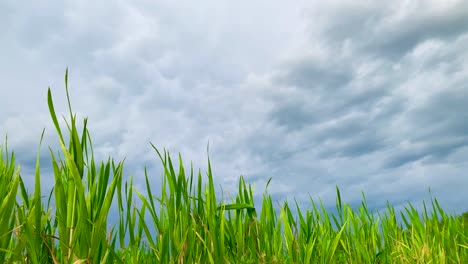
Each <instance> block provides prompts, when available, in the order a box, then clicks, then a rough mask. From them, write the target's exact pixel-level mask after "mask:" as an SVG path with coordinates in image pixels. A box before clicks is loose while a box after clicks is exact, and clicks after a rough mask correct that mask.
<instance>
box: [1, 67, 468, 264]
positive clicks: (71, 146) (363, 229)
mask: <svg viewBox="0 0 468 264" xmlns="http://www.w3.org/2000/svg"><path fill="white" fill-rule="evenodd" d="M65 88H66V92H67V100H68V106H69V112H70V113H69V114H70V115H69V119H68V121H67V120H66V125H67V127H66V130H63V129H62V128H61V127H60V125H59V122H58V117H57V115H56V112H55V108H54V104H53V100H52V93H51V91H50V88H49V90H48V94H47V103H48V106H49V111H50V116H51V119H52V121H53V124H54V126H55V130H56V132H57V136H58V141H59V143H60V147H61V149H60V151H59V152H57V153H54V152H53V151H52V149H50V156H51V159H52V164H51V165H52V169H53V174H54V187H53V190H52V191H51V192H50V193H49V195H48V196H46V198H47V205H44V204H43V201H42V193H41V188H40V180H41V174H40V166H39V160H40V159H39V158H40V157H39V154H38V156H37V160H36V172H35V185H34V186H35V188H34V192H33V194H32V195H30V194H29V193H28V192H27V190H26V187H25V186H24V184H23V181H22V178H21V175H20V167H19V166H18V165H17V164H16V162H15V156H14V153H13V152H11V153H10V152H9V151H8V148H7V142H5V144H4V147H2V146H0V182H1V183H2V184H1V185H0V199H1V200H0V201H1V204H0V262H2V263H17V262H19V263H212V264H214V263H468V232H467V227H468V225H467V223H466V222H465V221H463V218H460V217H455V216H449V215H447V214H446V213H444V211H443V210H442V209H441V207H440V205H439V203H438V202H437V200H436V199H433V200H432V201H431V205H432V209H431V210H430V212H428V209H427V208H426V205H425V204H424V212H422V213H420V212H417V211H416V210H415V208H414V207H413V206H412V205H411V204H409V205H408V207H406V208H405V210H404V211H402V212H399V215H401V217H402V219H403V223H404V225H400V224H399V223H398V222H397V219H396V218H397V213H396V212H395V210H394V209H393V207H391V206H390V205H387V209H388V210H387V213H386V214H383V215H381V214H378V216H376V214H374V213H373V212H369V210H368V209H367V205H366V201H365V197H364V200H363V203H362V205H361V206H360V207H359V208H358V209H357V210H352V208H351V207H350V206H349V205H348V204H346V203H343V202H342V201H341V196H340V192H339V189H338V187H337V200H336V206H337V208H336V209H337V213H336V214H329V213H328V212H327V211H326V210H325V208H324V205H323V204H322V202H320V204H316V203H315V201H313V200H312V199H311V203H310V208H309V209H306V210H301V209H300V208H299V206H298V204H297V203H295V204H294V207H295V208H296V211H297V215H293V212H292V209H291V207H290V204H289V203H288V202H284V204H283V205H281V206H280V207H279V208H276V207H274V206H273V201H272V198H271V196H270V195H269V194H268V191H267V187H268V184H269V182H268V184H267V186H266V189H265V193H264V194H263V199H262V206H261V210H260V211H257V209H256V207H255V204H254V194H253V191H252V186H251V185H249V184H247V183H246V182H245V181H244V179H243V178H242V177H240V179H239V184H238V191H237V194H236V196H235V198H234V199H233V200H232V201H231V202H230V203H226V202H224V201H222V199H219V198H218V197H217V193H216V190H215V188H214V181H213V174H212V169H211V164H210V159H209V157H208V171H207V182H203V179H202V175H201V172H200V171H198V173H197V174H194V171H193V168H192V167H191V168H190V172H186V171H185V168H184V166H183V160H182V157H181V155H179V156H178V160H179V168H178V171H177V172H176V170H175V168H174V165H173V161H172V159H171V156H170V154H169V153H167V152H166V151H165V150H164V151H163V152H160V151H159V150H158V149H157V148H156V147H155V146H154V145H151V146H152V147H153V149H154V151H155V154H157V156H158V157H159V159H160V161H161V163H162V165H163V170H164V172H163V178H162V185H161V186H160V188H161V192H160V193H161V195H159V196H156V195H154V191H153V189H154V186H151V184H150V179H149V178H150V177H151V176H149V175H148V173H147V171H146V170H145V172H144V176H145V189H144V190H137V189H136V188H134V186H133V179H132V178H129V180H128V181H125V182H124V181H123V179H124V175H123V166H124V162H123V161H119V162H115V161H114V160H113V159H111V158H108V159H107V160H105V161H99V162H96V161H95V157H94V154H93V148H92V143H91V136H90V134H89V132H88V129H87V119H84V123H83V124H84V125H83V129H82V131H81V133H80V131H78V129H77V120H76V116H75V115H74V114H73V112H72V108H71V103H70V98H69V96H68V70H67V72H66V74H65ZM64 119H65V118H64ZM43 135H44V133H43V134H42V136H41V140H40V142H42V137H43ZM65 137H67V138H68V142H65ZM66 143H68V144H66ZM40 145H41V143H40ZM40 145H39V147H40ZM38 153H39V151H38ZM270 180H271V179H270ZM136 200H138V201H139V203H138V204H140V205H139V206H137V205H136V203H135V201H136ZM113 202H116V203H117V208H118V212H117V215H118V219H117V220H116V221H114V223H113V225H112V228H111V229H108V226H109V225H110V223H109V221H108V219H107V218H108V216H109V211H110V208H111V204H112V203H113ZM51 205H53V206H51ZM277 209H278V211H277Z"/></svg>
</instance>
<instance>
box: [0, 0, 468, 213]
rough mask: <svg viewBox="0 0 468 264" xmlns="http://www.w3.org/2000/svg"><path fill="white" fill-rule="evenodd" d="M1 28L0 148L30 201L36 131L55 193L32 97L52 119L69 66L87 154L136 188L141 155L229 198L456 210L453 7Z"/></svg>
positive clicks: (462, 154) (352, 7) (460, 175)
mask: <svg viewBox="0 0 468 264" xmlns="http://www.w3.org/2000/svg"><path fill="white" fill-rule="evenodd" d="M0 32H2V34H0V58H1V59H0V84H1V85H0V94H1V96H0V109H1V111H0V137H1V138H2V142H4V138H5V136H6V135H8V147H9V149H10V150H14V151H15V154H16V156H17V159H18V160H19V162H20V164H21V171H22V176H23V177H24V178H25V181H26V184H27V185H28V186H30V188H31V190H32V186H33V185H34V182H33V179H34V178H33V175H34V166H35V159H36V155H37V151H38V147H39V139H40V136H41V133H42V130H43V129H44V128H45V136H44V141H43V145H42V147H41V155H42V156H41V174H42V184H43V186H45V188H46V189H47V187H49V188H50V186H52V185H53V176H52V175H53V174H52V172H51V169H50V168H51V166H50V155H49V153H48V146H51V148H53V149H54V150H58V149H59V145H58V137H57V135H56V132H55V130H54V127H53V124H52V121H51V119H50V115H49V112H48V108H47V100H46V98H47V89H48V87H49V86H50V87H51V90H52V94H53V98H54V102H55V107H56V111H57V112H58V113H59V114H67V113H68V112H67V110H68V109H67V104H66V95H65V85H64V75H65V70H66V69H67V67H68V70H69V80H68V83H69V91H70V96H71V104H72V107H73V111H74V112H76V113H77V116H78V118H79V120H82V119H83V118H84V117H88V119H89V120H88V127H89V130H90V132H91V137H92V140H93V145H94V151H95V153H96V156H97V157H98V158H99V159H101V160H106V159H107V157H108V156H109V155H110V156H111V157H113V158H114V159H116V160H121V159H124V158H125V177H129V176H130V175H132V176H133V177H134V181H135V183H136V188H142V187H143V186H144V173H143V171H144V168H145V167H146V168H148V170H149V172H150V181H151V183H152V185H153V189H157V188H158V187H159V186H160V183H161V174H162V169H161V165H160V161H159V158H158V156H157V154H156V153H155V151H154V150H153V149H152V147H151V145H150V142H151V143H153V144H154V145H155V146H156V147H157V148H158V149H160V150H163V149H164V148H165V149H167V150H168V151H169V152H170V153H171V155H172V156H173V157H176V155H177V154H178V153H180V154H181V155H182V158H183V160H184V165H185V168H186V170H188V168H190V162H192V164H193V167H194V169H195V170H197V169H200V170H201V172H202V174H204V175H205V174H206V169H207V160H208V154H209V158H210V161H211V165H212V170H213V176H214V180H215V185H216V186H217V187H219V189H221V188H222V189H223V191H224V192H225V193H227V194H229V193H231V194H233V193H235V190H236V186H237V182H238V180H239V176H240V175H243V176H244V177H245V179H246V181H247V182H248V183H250V184H252V185H254V186H255V194H256V198H257V199H260V198H261V196H262V194H263V191H264V189H265V185H266V183H267V181H268V180H269V179H270V177H271V178H272V181H271V183H270V185H269V187H268V193H269V194H270V195H271V196H272V198H273V199H274V200H275V201H279V202H281V201H284V200H285V199H288V200H292V199H294V198H295V199H296V201H297V202H298V203H299V204H300V206H301V207H305V208H306V207H308V206H309V205H310V198H311V197H312V198H313V199H314V200H316V199H321V200H322V201H323V203H324V205H325V206H326V207H333V206H335V199H336V186H338V187H339V189H340V192H341V197H342V200H343V201H345V202H347V203H349V204H351V205H354V206H356V205H359V204H360V203H361V201H362V192H364V194H365V196H366V199H367V204H368V206H369V207H370V208H372V209H376V210H380V209H382V208H385V206H386V203H387V201H388V202H389V203H390V204H391V205H392V206H394V207H395V208H397V209H398V208H402V206H405V205H407V203H408V202H410V203H412V204H415V205H417V206H419V208H420V202H421V201H423V200H426V202H427V201H430V197H435V198H437V199H438V201H439V202H440V204H441V205H442V207H443V208H444V209H445V210H447V211H448V212H449V213H462V212H465V211H468V207H467V205H466V200H468V192H467V191H466V189H467V187H468V175H467V171H468V159H467V157H468V111H467V108H468V107H467V106H468V82H467V81H468V49H466V47H467V46H468V2H467V1H452V0H443V1H442V0H440V1H396V2H395V1H343V0H342V1H288V3H287V4H286V3H284V2H282V1H266V0H265V1H243V0H241V1H197V3H196V4H195V3H194V2H193V1H158V0H155V1H98V2H96V1H87V0H82V1H66V2H64V1H28V3H25V2H24V1H13V0H2V1H0ZM61 124H62V127H64V126H65V123H64V122H62V123H61ZM208 144H209V153H207V147H208ZM176 164H177V163H176ZM429 189H430V192H429ZM317 201H318V200H317ZM418 204H419V205H418Z"/></svg>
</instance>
